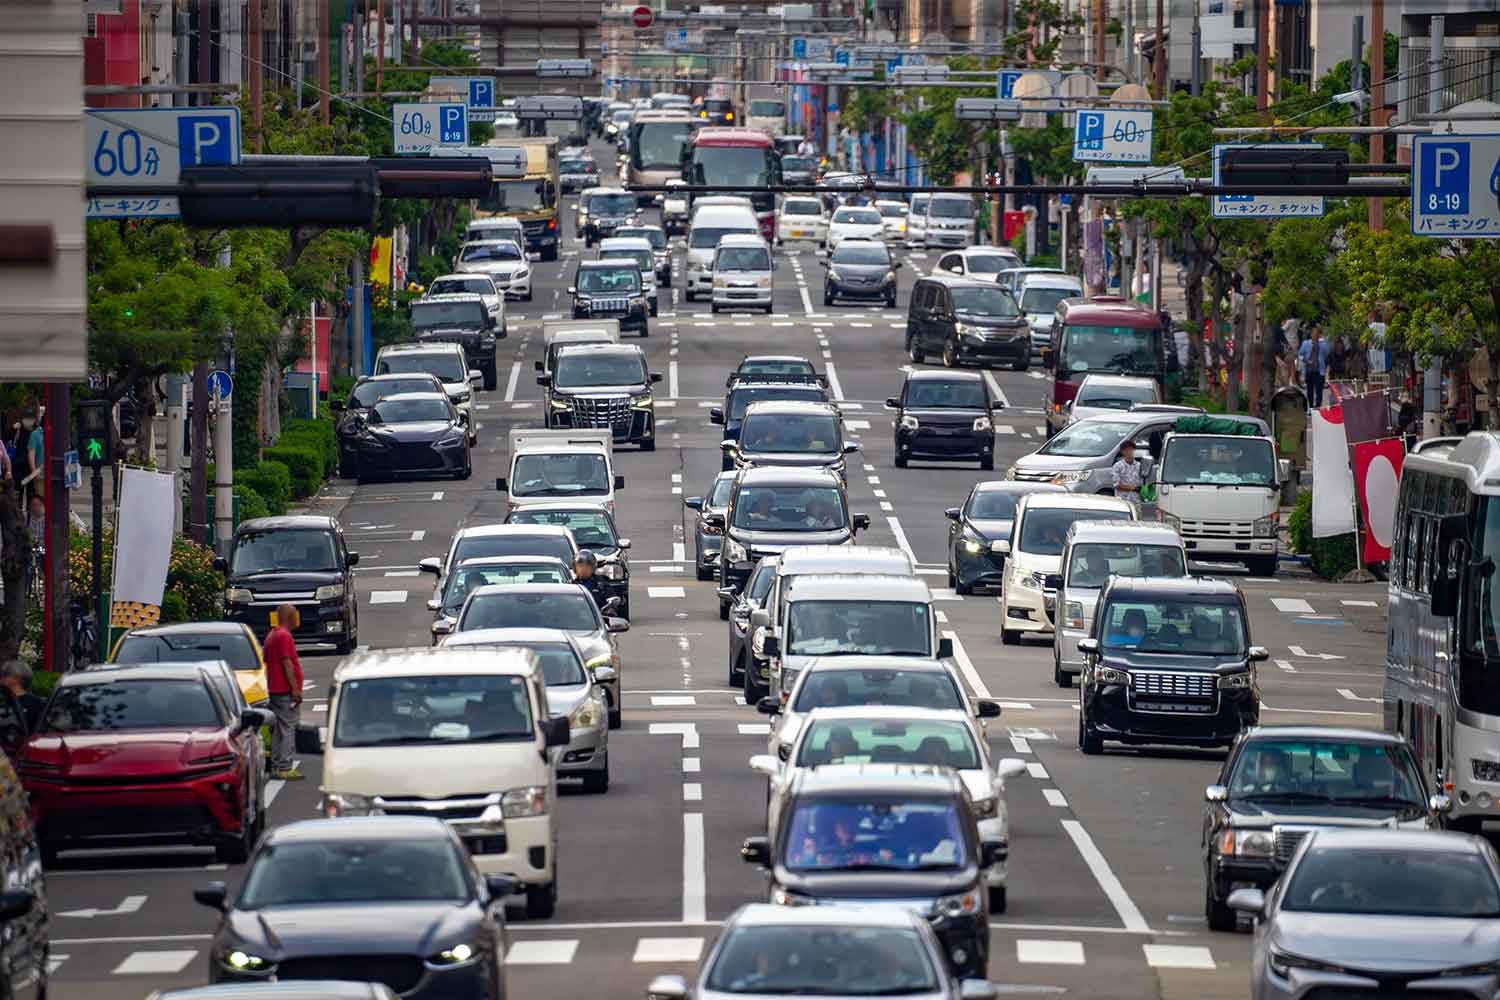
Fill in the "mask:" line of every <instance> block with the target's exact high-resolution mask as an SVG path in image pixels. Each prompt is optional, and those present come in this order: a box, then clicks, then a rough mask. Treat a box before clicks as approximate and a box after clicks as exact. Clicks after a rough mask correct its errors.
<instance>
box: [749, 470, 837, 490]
mask: <svg viewBox="0 0 1500 1000" xmlns="http://www.w3.org/2000/svg"><path fill="white" fill-rule="evenodd" d="M739 482H740V484H741V485H749V486H767V485H783V486H838V485H840V483H841V480H840V479H839V477H838V473H836V472H834V471H833V470H831V469H824V468H811V467H807V466H795V465H754V466H751V467H750V468H748V469H741V470H740V473H739Z"/></svg>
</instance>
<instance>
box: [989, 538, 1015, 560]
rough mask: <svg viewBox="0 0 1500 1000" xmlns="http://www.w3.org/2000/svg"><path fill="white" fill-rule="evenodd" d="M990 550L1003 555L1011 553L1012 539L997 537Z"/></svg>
mask: <svg viewBox="0 0 1500 1000" xmlns="http://www.w3.org/2000/svg"><path fill="white" fill-rule="evenodd" d="M990 551H992V552H998V553H999V554H1000V555H1002V556H1008V555H1010V539H1009V538H997V539H996V540H995V541H994V542H993V543H992V544H991V545H990Z"/></svg>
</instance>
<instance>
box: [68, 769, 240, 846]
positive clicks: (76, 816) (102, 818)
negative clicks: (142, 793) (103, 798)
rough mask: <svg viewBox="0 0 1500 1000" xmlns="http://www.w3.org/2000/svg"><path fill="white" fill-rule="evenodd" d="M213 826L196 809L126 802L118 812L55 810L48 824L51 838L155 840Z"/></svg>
mask: <svg viewBox="0 0 1500 1000" xmlns="http://www.w3.org/2000/svg"><path fill="white" fill-rule="evenodd" d="M72 784H75V785H77V784H79V783H77V782H73V783H72ZM213 825H214V821H213V817H212V816H210V815H209V814H208V812H207V811H206V810H203V809H200V808H198V807H196V806H159V805H153V806H149V807H142V806H139V805H137V804H135V803H130V804H129V805H128V806H127V804H126V803H125V802H123V801H122V802H121V803H120V808H118V809H101V808H98V807H97V806H96V807H95V808H92V809H87V810H84V809H62V810H53V811H51V812H48V814H47V818H46V820H45V822H44V826H45V829H46V834H47V836H49V837H151V836H157V835H161V834H176V833H189V832H192V831H194V830H201V829H204V828H205V827H209V826H213Z"/></svg>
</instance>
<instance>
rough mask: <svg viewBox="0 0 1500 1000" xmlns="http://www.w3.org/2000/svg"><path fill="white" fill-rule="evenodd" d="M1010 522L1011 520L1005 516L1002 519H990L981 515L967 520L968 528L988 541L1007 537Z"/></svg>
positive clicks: (1008, 535)
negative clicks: (975, 518) (976, 518)
mask: <svg viewBox="0 0 1500 1000" xmlns="http://www.w3.org/2000/svg"><path fill="white" fill-rule="evenodd" d="M1012 524H1013V522H1012V521H1011V520H1010V519H1009V518H1006V519H1005V520H1003V521H1001V520H991V519H989V518H987V517H982V518H979V519H978V520H974V519H972V518H971V519H970V520H969V528H970V529H971V530H973V531H974V533H975V534H977V535H979V537H980V538H983V539H984V540H985V541H990V542H993V541H995V540H996V539H998V538H1009V537H1010V529H1011V525H1012Z"/></svg>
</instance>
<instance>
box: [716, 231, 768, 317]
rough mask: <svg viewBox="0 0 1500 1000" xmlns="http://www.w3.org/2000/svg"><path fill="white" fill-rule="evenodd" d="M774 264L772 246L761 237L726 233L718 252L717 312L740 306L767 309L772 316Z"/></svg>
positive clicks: (720, 242)
mask: <svg viewBox="0 0 1500 1000" xmlns="http://www.w3.org/2000/svg"><path fill="white" fill-rule="evenodd" d="M772 278H773V266H772V264H771V248H770V247H769V246H767V245H766V241H765V240H763V239H761V238H760V237H759V236H738V235H737V236H726V237H724V238H723V239H721V240H720V241H719V248H718V250H716V251H714V267H713V292H712V293H711V295H712V302H713V311H714V312H718V311H719V310H720V309H736V308H740V307H745V308H754V309H764V310H765V311H766V315H768V316H769V315H770V314H771V312H772V311H773V309H774V308H775V307H774V306H772V304H771V292H772V290H773V289H772Z"/></svg>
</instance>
